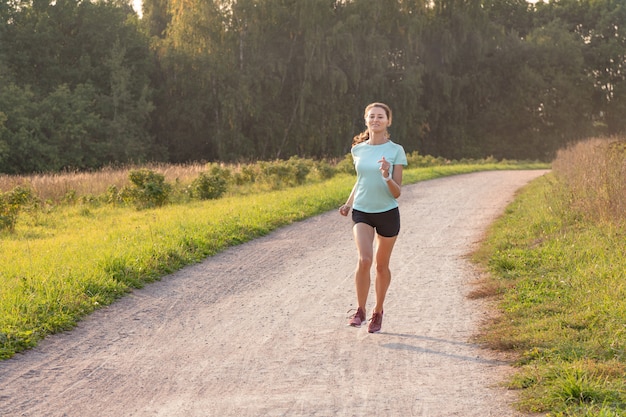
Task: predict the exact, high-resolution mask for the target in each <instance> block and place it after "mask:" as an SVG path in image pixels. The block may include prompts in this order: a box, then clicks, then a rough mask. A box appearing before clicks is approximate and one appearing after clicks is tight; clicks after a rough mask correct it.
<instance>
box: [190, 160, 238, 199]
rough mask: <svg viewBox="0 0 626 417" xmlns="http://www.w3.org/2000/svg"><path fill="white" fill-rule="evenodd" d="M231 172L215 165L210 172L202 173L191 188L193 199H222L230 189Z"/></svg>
mask: <svg viewBox="0 0 626 417" xmlns="http://www.w3.org/2000/svg"><path fill="white" fill-rule="evenodd" d="M229 177H230V171H229V170H228V169H225V168H222V167H220V166H218V165H213V166H212V167H211V169H210V170H209V172H201V173H200V175H199V176H198V178H196V179H195V180H193V182H192V183H191V185H190V186H189V189H190V193H191V197H192V198H196V199H199V200H213V199H217V198H220V197H221V196H222V195H223V194H224V193H225V192H226V189H227V188H228V178H229Z"/></svg>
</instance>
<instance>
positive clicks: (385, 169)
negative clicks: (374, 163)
mask: <svg viewBox="0 0 626 417" xmlns="http://www.w3.org/2000/svg"><path fill="white" fill-rule="evenodd" d="M378 163H379V164H380V168H379V169H380V172H381V173H382V174H383V177H388V176H389V168H391V164H390V163H389V161H387V160H386V159H385V157H384V156H383V157H382V158H380V159H379V160H378Z"/></svg>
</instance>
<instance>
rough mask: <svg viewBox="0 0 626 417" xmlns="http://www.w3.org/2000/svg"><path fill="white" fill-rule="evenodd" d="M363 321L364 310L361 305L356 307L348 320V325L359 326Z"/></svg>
mask: <svg viewBox="0 0 626 417" xmlns="http://www.w3.org/2000/svg"><path fill="white" fill-rule="evenodd" d="M364 321H365V310H363V309H362V308H361V307H359V308H357V310H356V313H354V315H352V317H350V321H349V322H348V325H349V326H352V327H361V323H363V322H364Z"/></svg>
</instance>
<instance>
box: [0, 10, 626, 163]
mask: <svg viewBox="0 0 626 417" xmlns="http://www.w3.org/2000/svg"><path fill="white" fill-rule="evenodd" d="M624 21H626V7H624V6H623V2H622V1H621V0H619V1H618V0H558V1H557V0H550V1H548V2H538V3H536V4H530V3H528V2H526V1H525V0H432V1H431V0H381V1H371V0H348V1H345V0H341V1H339V0H267V1H261V0H144V2H143V20H141V21H140V20H139V18H138V16H137V15H136V14H135V13H134V12H133V10H132V8H131V7H130V5H129V2H128V1H127V0H101V1H96V2H92V1H75V0H55V1H51V0H12V1H11V2H3V3H2V4H0V170H2V171H4V172H26V171H34V170H50V169H51V170H55V169H63V168H69V167H71V168H78V169H82V168H92V167H97V166H100V165H103V164H106V163H110V162H128V161H141V160H146V159H162V160H168V161H170V162H185V161H189V160H207V161H215V160H222V161H238V160H250V159H273V158H289V157H291V156H293V155H298V156H303V157H342V156H343V155H345V154H346V153H347V152H348V151H349V148H350V142H351V138H352V136H354V135H355V134H357V133H358V132H360V131H362V130H363V129H364V125H363V115H362V110H363V108H364V106H365V105H366V104H368V103H369V102H372V101H383V102H387V103H388V104H390V105H391V106H392V108H393V109H394V123H393V126H392V128H391V133H392V137H393V138H394V139H395V140H397V141H398V142H400V143H402V144H403V145H404V146H405V148H406V149H407V150H408V151H413V150H418V151H420V152H421V153H429V154H433V155H436V156H444V157H450V158H462V157H482V156H487V155H494V156H496V157H499V158H500V157H506V158H542V159H549V158H550V157H551V156H552V155H553V153H554V151H555V150H556V149H558V148H559V147H561V146H563V145H564V144H566V143H567V142H569V141H573V140H577V139H579V138H581V137H585V136H589V135H593V134H597V133H613V134H615V133H623V132H624V131H626V118H625V117H624V114H625V113H626V80H625V79H624V77H626V75H625V71H624V67H625V64H626V61H625V60H626V57H625V54H626V33H625V32H624V30H625V29H624V24H623V22H624Z"/></svg>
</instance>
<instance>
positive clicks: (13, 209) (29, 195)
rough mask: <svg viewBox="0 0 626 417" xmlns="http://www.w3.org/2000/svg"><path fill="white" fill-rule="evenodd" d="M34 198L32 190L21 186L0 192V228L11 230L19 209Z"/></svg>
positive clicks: (13, 227)
mask: <svg viewBox="0 0 626 417" xmlns="http://www.w3.org/2000/svg"><path fill="white" fill-rule="evenodd" d="M34 200H35V198H34V196H33V191H32V190H31V189H30V188H26V187H23V186H17V187H15V188H14V189H13V190H11V191H9V192H7V193H0V230H9V231H13V230H14V229H15V223H17V216H18V214H19V212H20V210H21V209H22V208H23V207H24V206H26V205H28V204H30V203H32V202H33V201H34Z"/></svg>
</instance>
